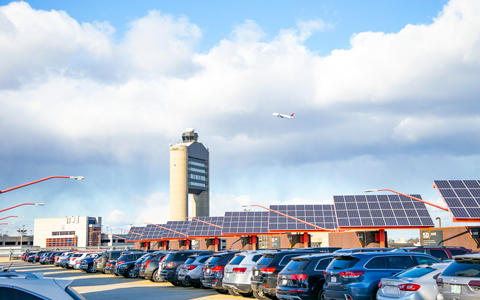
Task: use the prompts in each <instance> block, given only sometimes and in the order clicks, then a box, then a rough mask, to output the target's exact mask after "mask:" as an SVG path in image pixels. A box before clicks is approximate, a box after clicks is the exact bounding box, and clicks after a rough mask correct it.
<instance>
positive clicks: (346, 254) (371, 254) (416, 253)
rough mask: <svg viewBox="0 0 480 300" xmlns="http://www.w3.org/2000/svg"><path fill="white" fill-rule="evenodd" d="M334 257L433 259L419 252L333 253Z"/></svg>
mask: <svg viewBox="0 0 480 300" xmlns="http://www.w3.org/2000/svg"><path fill="white" fill-rule="evenodd" d="M332 254H333V255H334V256H352V255H361V256H375V255H385V256H411V255H415V256H417V255H421V256H428V257H433V256H431V255H430V254H426V253H419V252H354V253H332Z"/></svg>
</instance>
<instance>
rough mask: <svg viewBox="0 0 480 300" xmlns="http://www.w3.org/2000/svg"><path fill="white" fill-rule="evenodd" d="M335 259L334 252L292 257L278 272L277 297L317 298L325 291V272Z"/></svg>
mask: <svg viewBox="0 0 480 300" xmlns="http://www.w3.org/2000/svg"><path fill="white" fill-rule="evenodd" d="M332 260H333V254H309V255H302V256H297V257H294V258H292V260H291V261H290V262H289V263H288V264H287V265H286V266H285V268H283V270H282V271H281V272H280V273H278V279H277V298H278V299H282V300H283V299H288V300H290V299H301V300H317V299H320V295H321V293H322V291H323V285H324V283H325V277H324V274H323V272H324V271H325V270H326V269H327V267H328V265H329V264H330V262H331V261H332Z"/></svg>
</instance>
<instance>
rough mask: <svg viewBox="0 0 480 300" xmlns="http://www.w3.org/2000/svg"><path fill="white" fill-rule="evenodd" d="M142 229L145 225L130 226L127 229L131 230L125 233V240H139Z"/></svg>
mask: <svg viewBox="0 0 480 300" xmlns="http://www.w3.org/2000/svg"><path fill="white" fill-rule="evenodd" d="M144 229H145V226H132V227H130V230H129V231H131V232H129V233H128V234H127V236H126V237H125V241H129V242H136V241H140V240H141V239H142V235H143V231H144ZM135 233H137V234H135ZM139 234H140V235H139Z"/></svg>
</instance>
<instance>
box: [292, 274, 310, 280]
mask: <svg viewBox="0 0 480 300" xmlns="http://www.w3.org/2000/svg"><path fill="white" fill-rule="evenodd" d="M290 279H291V280H297V281H305V279H307V274H292V275H290Z"/></svg>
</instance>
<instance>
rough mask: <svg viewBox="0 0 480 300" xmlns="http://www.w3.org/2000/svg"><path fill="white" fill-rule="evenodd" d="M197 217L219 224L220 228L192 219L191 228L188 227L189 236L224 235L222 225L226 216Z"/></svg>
mask: <svg viewBox="0 0 480 300" xmlns="http://www.w3.org/2000/svg"><path fill="white" fill-rule="evenodd" d="M195 219H198V220H200V221H204V222H207V223H210V224H213V225H217V226H219V227H220V228H218V227H215V226H212V225H209V224H206V223H203V222H199V221H196V220H193V219H192V221H191V222H190V223H191V224H190V228H189V229H188V235H189V236H208V237H214V236H221V235H222V228H221V227H222V226H223V220H224V217H197V218H195Z"/></svg>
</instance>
